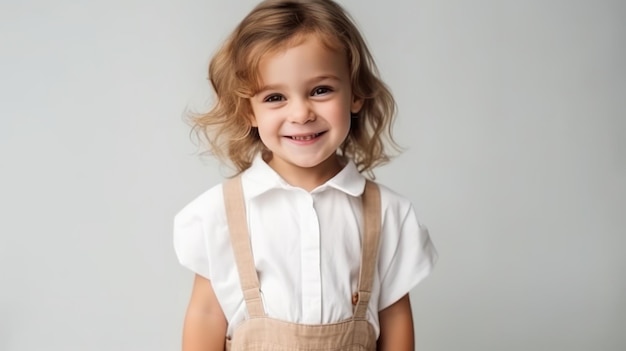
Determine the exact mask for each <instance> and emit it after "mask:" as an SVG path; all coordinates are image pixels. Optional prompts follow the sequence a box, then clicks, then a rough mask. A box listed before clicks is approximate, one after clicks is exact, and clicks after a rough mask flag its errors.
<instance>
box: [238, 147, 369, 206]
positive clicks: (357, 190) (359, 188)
mask: <svg viewBox="0 0 626 351" xmlns="http://www.w3.org/2000/svg"><path fill="white" fill-rule="evenodd" d="M242 177H243V181H244V182H245V187H246V197H247V198H254V197H256V196H259V195H261V194H263V193H265V192H267V191H269V190H272V189H295V187H293V186H291V185H289V184H288V183H287V182H286V181H285V180H284V179H283V178H282V177H281V176H280V175H279V174H278V173H276V171H274V169H272V167H270V166H269V165H268V164H267V163H266V162H265V161H264V160H263V157H262V156H261V154H260V153H259V154H257V155H256V156H255V158H254V160H253V161H252V165H251V166H250V168H248V169H247V170H246V171H245V172H244V173H243V175H242ZM329 187H330V188H334V189H337V190H339V191H342V192H344V193H346V194H347V195H350V196H355V197H356V196H360V195H361V194H362V193H363V189H364V188H365V177H364V176H363V175H362V174H361V173H359V171H358V170H357V168H356V165H355V164H354V162H352V161H351V160H348V161H347V162H346V165H345V166H344V167H343V169H342V170H341V171H339V173H337V174H336V175H335V176H334V177H333V178H331V179H329V180H328V181H327V182H326V183H324V184H322V185H320V186H318V187H317V188H315V189H313V191H312V192H311V193H312V194H315V193H319V192H322V191H324V190H326V189H328V188H329Z"/></svg>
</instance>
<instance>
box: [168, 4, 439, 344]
mask: <svg viewBox="0 0 626 351" xmlns="http://www.w3.org/2000/svg"><path fill="white" fill-rule="evenodd" d="M209 75H210V79H211V83H212V85H213V88H214V90H215V92H216V95H217V101H216V104H215V106H214V107H213V109H212V110H211V111H209V112H208V113H207V114H205V115H200V116H196V117H195V118H194V122H195V127H196V128H197V129H198V130H199V131H201V132H202V135H204V136H206V140H207V142H208V146H209V150H210V151H211V152H212V153H213V154H215V155H217V156H218V157H220V158H221V159H222V160H227V161H230V162H231V163H232V165H234V166H235V168H236V169H237V171H238V173H237V175H236V176H235V177H234V178H232V179H229V180H227V181H226V182H225V183H224V184H222V185H218V186H215V187H213V188H212V189H209V190H208V191H207V192H205V193H204V194H202V195H200V196H199V197H198V198H196V199H195V200H193V201H192V202H191V203H190V204H189V205H187V206H186V207H185V208H184V209H183V210H182V211H181V212H180V213H178V215H177V216H176V218H175V228H174V244H175V249H176V253H177V255H178V258H179V260H180V262H181V263H182V264H183V265H184V266H186V267H188V268H189V269H191V270H192V271H193V272H195V280H194V284H193V289H192V295H191V300H190V302H189V307H188V309H187V314H186V317H185V324H184V331H183V350H184V351H195V350H198V351H200V350H203V351H205V350H223V349H227V350H228V349H231V350H376V349H378V350H394V351H398V350H413V347H414V346H413V343H414V341H413V320H412V313H411V305H410V302H409V291H410V290H411V289H412V288H413V287H414V286H415V285H416V284H417V283H418V282H419V281H421V280H422V279H423V278H424V277H426V276H427V275H428V274H429V272H430V271H431V269H432V267H433V264H434V262H435V260H436V252H435V249H434V247H433V245H432V244H431V241H430V239H429V236H428V232H427V230H426V228H425V227H423V226H421V225H420V223H419V222H418V220H417V218H416V215H415V212H414V209H413V207H412V205H411V203H410V202H409V201H408V200H407V199H405V198H403V197H402V196H400V195H398V194H396V193H394V192H392V191H391V190H389V189H388V188H386V187H384V186H381V185H377V184H375V183H374V182H372V181H370V180H367V179H366V178H365V177H364V176H363V175H362V173H365V174H369V175H371V171H372V169H373V168H375V167H376V166H378V165H380V164H381V163H384V162H386V161H388V159H389V157H388V154H387V150H386V147H388V146H394V145H395V144H394V143H393V139H392V138H391V135H390V133H391V122H392V119H393V116H394V112H395V111H394V108H395V104H394V100H393V98H392V96H391V94H390V93H389V90H388V89H387V88H386V86H385V85H384V84H383V83H382V82H381V80H380V79H379V78H378V77H377V74H376V68H375V65H374V62H373V60H372V57H371V55H370V53H369V51H368V49H367V47H366V45H365V42H364V40H363V39H362V37H361V35H360V34H359V32H358V30H357V29H356V27H355V25H354V24H353V22H352V21H351V20H350V18H349V17H348V15H347V14H346V13H345V12H344V10H343V9H342V8H341V7H340V6H339V5H338V4H336V3H334V2H333V1H331V0H267V1H264V2H262V3H261V4H259V5H258V6H257V7H256V8H255V9H254V10H253V11H252V12H251V13H250V14H249V15H248V16H246V17H245V18H244V19H243V21H242V22H241V23H240V24H239V26H238V27H237V28H236V29H235V31H234V32H233V33H232V35H231V36H230V37H229V38H228V39H227V40H226V42H225V43H224V45H223V46H222V48H221V49H220V50H219V51H218V52H217V54H216V55H215V57H214V58H213V60H212V61H211V64H210V67H209ZM387 141H388V142H387Z"/></svg>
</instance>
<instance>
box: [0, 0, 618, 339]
mask: <svg viewBox="0 0 626 351" xmlns="http://www.w3.org/2000/svg"><path fill="white" fill-rule="evenodd" d="M253 3H255V2H254V1H236V2H235V1H228V2H226V1H219V2H218V1H209V0H204V1H200V0H180V1H160V0H157V1H154V0H152V1H148V0H124V1H122V0H108V1H101V0H97V1H89V2H88V1H77V0H75V1H68V0H59V1H53V2H50V1H44V0H28V1H8V0H2V1H1V2H0V50H1V56H0V60H1V62H0V284H1V285H0V350H3V351H5V350H6V351H24V350H29V351H30V350H59V351H61V350H94V351H99V350H116V351H123V350H133V351H135V350H136V351H142V350H153V351H156V350H164V351H165V350H177V349H179V347H180V346H179V345H180V333H181V327H182V318H183V314H184V309H185V306H186V303H187V299H188V295H189V291H190V283H191V278H192V274H191V273H190V272H188V271H186V270H184V269H183V268H181V267H180V266H179V265H178V263H177V261H176V258H175V256H174V252H173V249H172V237H171V235H172V234H171V229H172V217H173V216H174V214H175V213H176V212H177V211H178V210H179V209H180V208H182V207H183V206H184V205H185V204H186V203H187V202H189V201H190V200H191V199H193V198H194V197H195V196H197V195H198V194H200V193H201V192H203V191H204V190H205V189H207V188H209V187H210V186H212V185H214V184H216V183H218V182H219V181H220V180H221V175H222V174H225V170H224V169H221V170H220V168H219V167H218V166H217V163H216V162H215V161H213V160H211V159H201V158H199V157H198V156H197V155H196V151H197V148H196V146H194V144H193V143H192V141H191V140H190V135H189V127H188V126H187V125H186V124H185V123H184V122H183V116H184V111H185V109H189V108H190V109H196V110H202V109H204V108H205V107H206V106H207V101H209V100H208V98H209V97H210V90H209V88H208V84H207V81H206V66H207V63H208V60H209V58H210V56H211V54H212V53H213V52H214V51H215V50H216V49H217V47H218V45H219V43H220V42H221V40H223V39H224V37H225V36H226V35H227V33H228V32H229V31H230V30H231V29H232V28H233V27H234V25H235V24H236V22H237V21H238V20H240V19H241V18H242V17H243V16H244V15H245V13H247V12H248V11H249V10H250V9H251V7H252V5H253ZM342 4H343V5H345V7H346V8H347V9H348V10H349V11H350V12H351V13H352V15H353V16H354V17H355V18H356V19H357V22H358V23H359V25H360V27H361V28H362V30H363V32H364V34H365V36H366V38H367V40H368V42H369V43H370V45H371V49H372V51H373V52H374V55H375V57H376V59H377V62H378V64H379V67H380V70H381V73H382V76H383V78H384V79H385V81H386V82H387V83H388V84H389V85H390V86H391V88H392V90H393V92H394V93H395V96H396V98H397V101H398V105H399V119H398V123H397V125H396V132H397V134H396V135H397V139H398V141H399V142H400V143H401V144H402V145H403V146H405V147H406V151H405V152H404V153H403V154H402V156H401V157H398V158H397V159H396V160H395V161H394V162H392V163H391V164H390V165H388V166H386V167H384V168H382V169H380V170H379V172H378V176H379V177H378V179H379V180H380V181H381V182H384V183H386V184H388V185H390V186H391V187H393V188H394V189H396V190H397V191H399V192H401V193H403V194H406V196H408V197H410V198H411V199H412V200H413V202H414V203H415V205H416V207H417V209H418V210H419V213H420V218H421V220H422V221H423V222H425V223H426V224H427V225H428V226H429V228H430V230H431V235H432V237H433V240H434V242H435V244H436V245H437V248H438V250H439V252H440V256H441V259H440V261H439V264H438V266H437V268H436V270H435V271H434V273H433V275H432V276H431V277H430V278H428V279H427V280H426V281H424V283H423V284H421V285H420V286H419V287H418V288H417V289H416V290H415V291H414V292H413V294H412V298H413V305H414V310H415V321H416V335H417V344H418V349H419V350H427V351H441V350H446V351H448V350H464V351H473V350H476V351H478V350H481V351H482V350H512V351H515V350H568V351H576V350H581V351H582V350H585V351H586V350H607V351H609V350H624V349H626V336H625V335H626V333H624V331H625V330H626V255H624V250H625V249H624V248H625V246H626V236H625V234H626V230H625V229H624V228H625V227H626V185H625V183H626V103H625V102H624V100H625V97H626V83H625V82H626V74H625V73H626V72H625V68H624V64H625V63H626V20H625V18H626V3H625V2H623V1H618V0H615V1H610V0H597V1H590V0H589V1H585V0H570V1H565V0H561V1H557V0H548V1H538V0H532V1H513V0H504V1H503V0H482V1H472V2H469V1H460V0H456V1H434V0H425V1H417V2H412V1H402V2H401V1H372V0H368V1H362V0H345V1H342Z"/></svg>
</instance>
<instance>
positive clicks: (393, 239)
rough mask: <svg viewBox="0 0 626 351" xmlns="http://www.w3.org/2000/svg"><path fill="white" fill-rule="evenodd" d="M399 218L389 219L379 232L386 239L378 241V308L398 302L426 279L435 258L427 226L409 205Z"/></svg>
mask: <svg viewBox="0 0 626 351" xmlns="http://www.w3.org/2000/svg"><path fill="white" fill-rule="evenodd" d="M400 218H401V220H400V221H399V223H393V222H394V221H389V223H385V224H384V226H383V235H385V236H387V237H385V239H387V238H389V239H390V240H384V243H381V252H380V261H379V263H380V264H381V265H382V267H379V269H380V268H382V270H381V271H380V275H381V276H380V283H381V288H380V289H381V293H380V297H379V305H378V306H379V310H382V309H384V308H386V307H389V306H390V305H392V304H393V303H394V302H396V301H398V300H399V299H400V298H402V296H404V295H406V294H408V293H409V292H410V291H411V290H412V289H413V288H414V287H415V286H417V284H418V283H419V282H421V281H422V280H423V279H424V278H426V277H427V276H428V275H429V274H430V272H431V271H432V269H433V267H434V265H435V263H436V261H437V257H438V256H437V251H436V249H435V247H434V245H433V243H432V242H431V240H430V235H429V234H428V229H427V228H426V227H425V226H424V225H423V224H421V223H419V221H418V219H417V215H416V213H415V210H414V209H413V206H412V205H411V206H409V207H408V210H407V211H406V212H405V214H404V216H403V217H400Z"/></svg>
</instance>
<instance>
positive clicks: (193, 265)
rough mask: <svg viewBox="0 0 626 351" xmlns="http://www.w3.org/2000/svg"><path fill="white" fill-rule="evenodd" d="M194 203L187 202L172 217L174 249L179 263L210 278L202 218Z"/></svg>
mask: <svg viewBox="0 0 626 351" xmlns="http://www.w3.org/2000/svg"><path fill="white" fill-rule="evenodd" d="M194 205H195V204H194V203H192V204H189V205H188V206H187V207H185V208H183V209H182V210H181V211H180V212H179V213H178V214H177V215H176V216H175V217H174V250H175V252H176V256H177V257H178V261H179V262H180V264H181V265H183V266H184V267H186V268H188V269H190V270H191V271H193V272H194V273H196V274H199V275H201V276H203V277H205V278H207V279H210V276H211V267H210V265H209V258H208V247H207V240H206V235H205V231H204V225H203V223H204V219H203V218H202V216H200V214H199V213H201V212H200V211H196V210H195V207H196V206H194Z"/></svg>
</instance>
